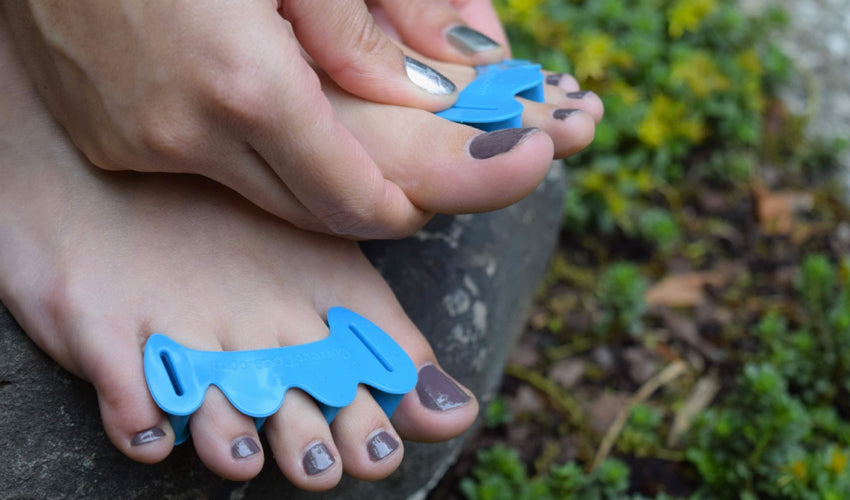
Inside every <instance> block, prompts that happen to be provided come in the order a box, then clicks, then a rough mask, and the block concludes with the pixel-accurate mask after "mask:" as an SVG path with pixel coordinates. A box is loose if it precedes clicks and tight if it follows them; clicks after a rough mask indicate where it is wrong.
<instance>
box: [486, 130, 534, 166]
mask: <svg viewBox="0 0 850 500" xmlns="http://www.w3.org/2000/svg"><path fill="white" fill-rule="evenodd" d="M536 130H537V129H536V128H506V129H503V130H497V131H495V132H487V133H486V134H479V135H476V136H475V137H474V138H473V139H472V141H470V143H469V154H470V155H471V156H472V157H473V158H475V159H476V160H486V159H487V158H492V157H493V156H496V155H498V154H502V153H506V152H508V151H510V150H511V149H513V148H514V146H516V145H517V144H519V143H520V142H521V141H522V140H523V139H524V138H526V137H527V136H529V135H531V134H532V133H533V132H535V131H536Z"/></svg>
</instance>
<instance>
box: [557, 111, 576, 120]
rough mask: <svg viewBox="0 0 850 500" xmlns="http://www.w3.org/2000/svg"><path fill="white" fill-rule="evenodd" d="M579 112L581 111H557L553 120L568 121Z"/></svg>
mask: <svg viewBox="0 0 850 500" xmlns="http://www.w3.org/2000/svg"><path fill="white" fill-rule="evenodd" d="M579 111H580V110H578V109H556V110H555V111H552V118H554V119H556V120H566V119H567V118H569V117H570V116H572V115H574V114H576V113H578V112H579Z"/></svg>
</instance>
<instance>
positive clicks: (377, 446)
mask: <svg viewBox="0 0 850 500" xmlns="http://www.w3.org/2000/svg"><path fill="white" fill-rule="evenodd" d="M366 449H367V450H369V459H370V460H372V461H373V462H378V461H380V460H383V459H384V458H386V457H387V456H389V455H390V454H391V453H392V452H394V451H396V450H397V449H398V441H396V440H395V438H393V437H392V436H390V435H389V433H388V432H386V431H381V432H379V433H378V434H376V435H375V437H373V438H372V439H370V440H369V442H368V443H366Z"/></svg>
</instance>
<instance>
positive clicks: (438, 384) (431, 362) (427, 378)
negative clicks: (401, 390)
mask: <svg viewBox="0 0 850 500" xmlns="http://www.w3.org/2000/svg"><path fill="white" fill-rule="evenodd" d="M368 270H369V272H368V273H366V272H365V271H364V273H363V274H362V275H361V276H358V277H357V278H356V279H357V281H358V282H359V283H361V284H368V287H366V288H365V289H368V290H370V293H369V294H360V295H352V294H350V293H349V294H346V296H347V299H346V300H345V301H344V303H343V306H344V307H348V308H349V309H351V310H353V311H356V312H358V313H360V314H363V315H364V316H365V317H366V318H368V319H369V320H370V321H372V322H373V323H375V324H376V325H378V326H379V327H380V328H381V329H382V330H383V331H384V332H386V333H387V334H389V335H390V336H391V337H393V339H394V340H395V341H396V342H397V343H398V344H399V345H400V346H401V348H402V349H404V351H405V352H406V353H407V354H408V356H410V358H411V360H412V361H413V364H414V365H415V366H416V367H417V370H418V373H419V376H418V381H417V384H416V389H415V390H413V391H411V392H410V393H408V394H407V395H405V396H404V398H403V399H402V400H401V403H400V404H399V406H398V408H396V411H395V413H393V416H392V418H391V422H392V425H393V427H394V428H395V430H396V431H397V432H398V435H399V436H401V437H403V438H404V439H410V440H414V441H428V442H434V441H444V440H447V439H451V438H453V437H456V436H458V435H460V434H461V433H462V432H463V431H465V430H466V429H467V428H469V426H470V425H472V423H473V422H474V421H475V418H476V417H477V415H478V401H477V400H476V399H475V396H474V395H473V394H472V392H471V391H470V390H469V389H467V388H465V387H463V385H461V384H460V383H458V381H456V380H454V379H453V378H452V377H450V376H449V375H448V374H446V372H445V371H443V370H442V369H441V368H440V367H439V364H438V363H437V360H436V358H435V356H434V352H433V351H432V350H431V346H430V345H429V344H428V341H427V340H426V339H425V337H424V336H423V335H422V333H421V332H420V331H419V329H418V328H416V326H415V325H414V324H413V323H412V322H411V321H410V319H409V318H408V317H407V315H406V314H405V313H404V310H403V309H402V308H401V306H400V305H399V304H398V302H397V301H396V300H395V296H394V295H393V293H392V291H391V290H390V288H389V286H388V285H387V284H386V282H384V281H383V280H382V279H381V277H380V275H378V274H377V272H376V271H374V269H373V268H368ZM375 429H377V427H374V424H373V427H372V428H370V429H369V431H370V432H371V431H373V430H375ZM361 432H364V431H363V430H361ZM360 446H362V445H360Z"/></svg>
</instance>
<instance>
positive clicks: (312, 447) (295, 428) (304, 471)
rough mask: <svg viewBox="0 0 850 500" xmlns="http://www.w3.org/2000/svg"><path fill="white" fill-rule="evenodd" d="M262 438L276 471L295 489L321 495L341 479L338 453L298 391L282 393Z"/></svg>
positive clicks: (305, 397)
mask: <svg viewBox="0 0 850 500" xmlns="http://www.w3.org/2000/svg"><path fill="white" fill-rule="evenodd" d="M266 436H267V438H268V440H269V444H270V445H271V448H272V450H273V451H274V458H275V461H277V465H278V467H279V468H280V470H281V471H282V472H283V475H284V476H286V477H287V478H288V479H289V480H290V481H291V482H292V484H294V485H295V486H297V487H299V488H301V489H304V490H308V491H323V490H327V489H330V488H333V487H334V486H336V484H337V483H338V482H339V480H340V478H341V477H342V461H341V460H340V453H339V451H338V450H337V448H336V444H335V443H334V439H333V435H332V434H331V430H330V428H329V427H328V424H327V422H326V421H325V417H324V415H323V414H322V412H321V410H320V409H319V407H318V406H317V405H316V403H315V401H314V400H313V399H312V398H311V397H310V396H309V395H307V394H305V393H303V392H301V391H300V390H298V389H290V390H289V391H287V392H286V397H285V398H284V400H283V405H281V408H280V410H278V411H277V413H275V414H274V415H272V416H270V417H269V418H268V420H266Z"/></svg>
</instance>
